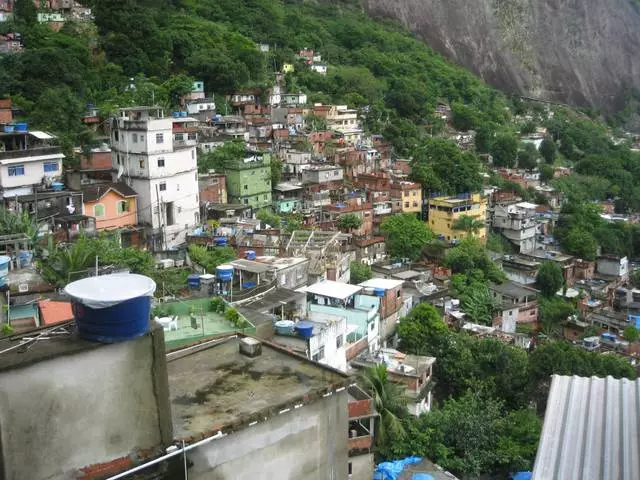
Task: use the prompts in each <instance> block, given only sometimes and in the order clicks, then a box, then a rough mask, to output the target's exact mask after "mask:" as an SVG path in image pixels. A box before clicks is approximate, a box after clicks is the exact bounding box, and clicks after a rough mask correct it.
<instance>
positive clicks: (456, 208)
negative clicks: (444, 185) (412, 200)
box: [427, 193, 487, 242]
mask: <svg viewBox="0 0 640 480" xmlns="http://www.w3.org/2000/svg"><path fill="white" fill-rule="evenodd" d="M465 215H466V216H468V217H471V218H473V219H474V220H476V221H477V222H480V223H481V226H479V228H477V230H476V229H474V230H471V231H465V230H455V229H454V228H453V227H454V224H455V222H456V220H458V219H460V218H461V217H463V216H465ZM427 221H428V223H429V228H431V230H432V231H433V233H435V234H436V236H438V237H439V238H440V239H441V240H444V241H446V242H456V241H459V240H461V239H463V238H464V237H466V236H467V235H469V234H471V235H475V236H477V237H478V238H480V239H481V240H482V241H483V242H484V241H486V239H487V227H486V221H487V198H486V197H483V196H482V195H480V194H479V193H473V194H470V195H459V196H451V197H434V198H431V199H429V218H428V220H427Z"/></svg>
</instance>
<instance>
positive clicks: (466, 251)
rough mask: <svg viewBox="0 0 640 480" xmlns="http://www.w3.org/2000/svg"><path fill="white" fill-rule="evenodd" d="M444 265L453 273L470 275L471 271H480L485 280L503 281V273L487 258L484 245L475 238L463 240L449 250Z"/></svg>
mask: <svg viewBox="0 0 640 480" xmlns="http://www.w3.org/2000/svg"><path fill="white" fill-rule="evenodd" d="M444 263H445V265H446V266H448V267H449V268H451V269H452V270H453V273H464V274H470V273H471V272H472V271H473V270H481V271H482V273H483V275H484V278H485V279H486V280H489V281H492V282H496V283H502V282H503V281H504V280H505V276H504V273H503V272H502V271H501V270H500V269H499V268H498V266H497V265H496V264H495V263H494V262H493V261H492V260H491V258H489V255H488V254H487V251H486V249H485V247H484V245H482V243H480V240H479V239H477V238H475V237H466V238H463V239H462V241H461V242H460V244H459V245H457V246H456V247H454V248H450V249H449V250H448V251H447V254H446V255H445V260H444Z"/></svg>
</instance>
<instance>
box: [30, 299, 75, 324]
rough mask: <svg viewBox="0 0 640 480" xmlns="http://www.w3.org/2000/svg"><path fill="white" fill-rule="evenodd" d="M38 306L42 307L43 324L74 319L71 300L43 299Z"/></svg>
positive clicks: (41, 319) (41, 320) (41, 317)
mask: <svg viewBox="0 0 640 480" xmlns="http://www.w3.org/2000/svg"><path fill="white" fill-rule="evenodd" d="M38 308H39V309H40V322H41V324H42V326H49V325H57V324H58V323H62V322H66V321H68V320H73V312H72V311H71V303H69V302H56V301H54V300H41V301H39V302H38Z"/></svg>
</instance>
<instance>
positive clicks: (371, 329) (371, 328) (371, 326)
mask: <svg viewBox="0 0 640 480" xmlns="http://www.w3.org/2000/svg"><path fill="white" fill-rule="evenodd" d="M369 331H370V332H373V322H371V323H370V324H369Z"/></svg>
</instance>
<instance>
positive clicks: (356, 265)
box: [349, 261, 373, 285]
mask: <svg viewBox="0 0 640 480" xmlns="http://www.w3.org/2000/svg"><path fill="white" fill-rule="evenodd" d="M349 270H350V277H351V283H352V284H354V285H358V284H360V283H362V282H366V281H367V280H369V279H370V278H371V277H373V272H372V271H371V267H370V266H369V265H366V264H364V263H362V262H357V261H356V262H351V263H350V264H349Z"/></svg>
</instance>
